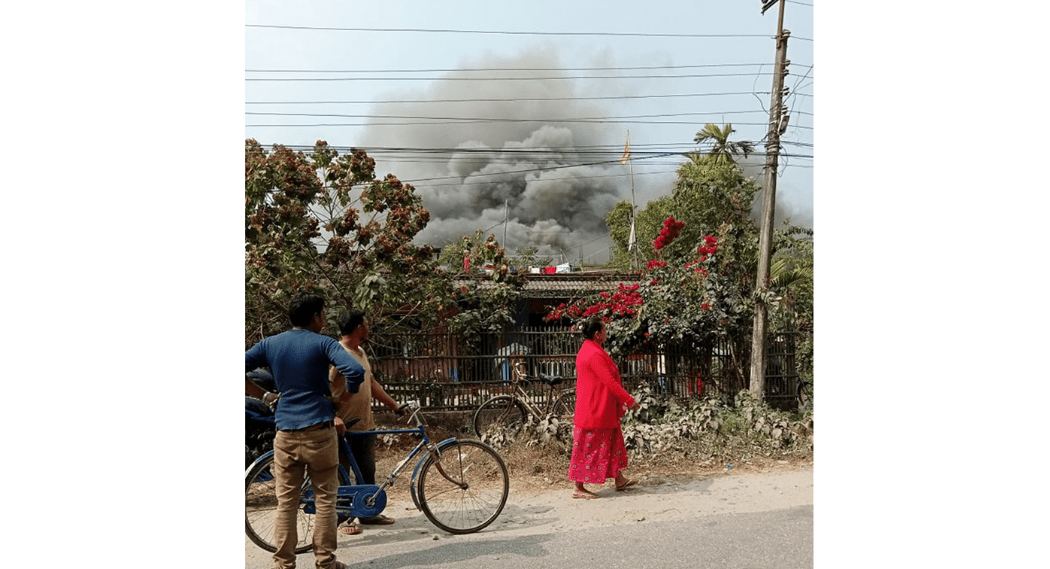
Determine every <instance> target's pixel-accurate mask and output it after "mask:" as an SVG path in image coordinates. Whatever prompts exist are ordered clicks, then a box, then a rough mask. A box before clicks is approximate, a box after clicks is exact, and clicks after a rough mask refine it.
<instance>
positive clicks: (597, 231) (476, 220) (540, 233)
mask: <svg viewBox="0 0 1050 569" xmlns="http://www.w3.org/2000/svg"><path fill="white" fill-rule="evenodd" d="M463 68H464V69H468V68H489V69H492V68H496V69H501V70H507V71H500V72H498V73H499V75H497V76H504V77H508V78H522V77H525V78H529V77H534V78H536V79H533V80H511V81H463V80H461V79H462V78H469V77H477V76H478V75H479V74H478V73H477V72H470V71H457V72H453V73H450V74H448V75H447V77H446V79H445V80H440V81H437V82H435V83H434V84H433V85H432V86H431V88H430V89H429V90H427V91H426V92H424V93H418V92H400V93H396V94H393V95H392V96H391V97H390V98H392V99H409V98H411V99H425V100H427V101H433V102H427V103H420V104H418V105H414V106H412V107H407V106H405V105H380V106H378V108H376V110H375V114H377V115H399V114H400V115H405V114H411V115H413V116H431V117H438V116H452V117H457V118H462V119H464V121H463V122H462V123H452V124H448V123H445V124H440V125H424V126H420V125H413V126H403V127H392V126H377V127H371V128H369V130H368V133H367V135H366V137H365V138H366V140H367V141H368V143H369V144H371V145H375V146H377V147H414V148H436V149H446V150H447V151H448V152H446V153H442V154H440V156H443V157H447V156H451V158H447V159H445V160H442V161H440V162H439V161H429V162H424V161H416V162H409V161H406V162H400V163H396V162H391V163H390V168H391V170H392V171H394V172H396V173H397V175H398V177H399V178H401V179H403V180H406V181H410V182H413V185H415V186H416V188H417V192H418V193H419V194H420V195H421V196H422V197H423V203H424V205H425V206H426V207H427V209H429V210H430V213H431V221H430V223H429V224H428V226H427V228H426V229H425V230H424V231H423V232H422V233H421V234H420V235H419V236H418V237H417V240H418V241H420V242H426V243H430V244H433V245H436V246H441V245H443V244H445V243H448V242H450V241H453V240H457V239H459V238H460V237H462V236H463V235H468V234H472V233H473V232H474V231H475V230H477V229H483V230H486V234H487V233H493V234H495V235H496V237H497V239H498V240H499V241H500V242H501V244H502V245H504V246H505V247H506V248H507V251H508V253H511V254H513V252H514V251H515V250H518V249H522V248H525V247H528V246H535V247H537V248H538V250H539V253H540V254H541V255H554V256H556V258H557V259H560V255H561V254H562V253H564V254H565V259H566V260H572V259H576V258H577V257H579V256H580V255H581V253H582V255H583V256H588V255H592V254H595V253H598V254H597V255H596V257H597V259H596V260H597V261H598V262H604V261H605V260H606V259H607V258H608V255H607V253H605V254H604V255H602V254H601V253H600V251H605V250H607V248H608V246H609V241H608V239H607V236H608V228H607V227H606V225H605V221H604V220H605V216H606V214H607V213H608V212H609V211H610V210H612V208H613V206H614V205H615V204H616V202H618V201H620V200H624V199H627V200H629V199H631V180H630V176H629V170H628V167H627V166H623V165H621V164H620V163H619V160H618V158H619V153H620V152H621V151H622V145H623V144H624V140H625V134H626V130H625V129H624V128H623V127H620V126H609V125H602V124H598V123H594V124H584V123H578V122H563V121H559V120H558V119H562V118H596V117H601V116H609V115H610V114H614V112H615V111H613V110H611V109H608V108H604V107H602V106H600V105H596V104H593V103H592V102H588V101H574V100H571V98H572V97H579V96H581V95H590V94H593V93H594V91H590V90H589V89H590V86H589V85H588V83H587V82H586V80H582V81H581V80H570V79H549V78H550V77H559V76H561V77H564V76H565V73H564V72H563V71H559V68H560V65H559V63H558V57H557V53H556V50H555V49H554V48H553V47H551V46H541V47H538V48H534V49H532V50H529V51H527V52H525V53H523V54H521V55H518V56H516V57H498V56H493V55H488V56H483V57H480V58H478V59H477V60H476V61H471V62H466V63H464V65H463ZM522 69H529V71H522ZM536 69H543V70H542V71H538V70H536ZM494 74H495V73H493V72H488V73H486V75H487V76H493V75H494ZM542 78H548V79H542ZM614 83H615V82H614ZM596 88H597V87H596V86H595V89H596ZM601 92H602V93H603V94H606V95H609V94H616V93H614V92H611V91H610V89H609V87H608V84H606V85H605V86H603V90H602V91H601ZM464 98H470V99H517V101H515V102H496V101H490V102H480V103H442V102H438V101H442V100H449V99H464ZM536 98H547V99H550V98H560V99H563V100H559V101H528V100H522V99H536ZM406 109H411V110H410V111H406ZM470 118H494V119H505V120H506V122H473V123H472V122H469V121H468V120H467V119H470ZM374 122H377V123H378V120H376V121H374ZM596 145H603V146H605V147H606V152H605V153H604V154H596V153H593V152H589V151H591V150H592V149H593V147H594V146H596ZM616 145H620V146H619V149H618V150H609V149H608V148H609V147H615V146H616ZM497 151H498V152H497ZM600 162H604V163H601V164H595V163H600ZM572 164H592V165H588V166H573V167H565V166H570V165H572ZM394 168H396V170H393V169H394ZM414 180H418V181H414ZM645 191H646V189H645V188H641V187H640V188H638V189H637V190H636V194H637V195H638V196H639V199H638V204H639V207H644V204H645V202H644V201H642V200H641V199H640V198H641V193H644V192H645ZM505 220H508V221H507V223H506V224H504V221H505ZM504 235H506V239H504ZM603 236H604V237H606V238H605V239H604V240H603V239H602V237H603ZM585 244H586V245H587V247H584V245H585Z"/></svg>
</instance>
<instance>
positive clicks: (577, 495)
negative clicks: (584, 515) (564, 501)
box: [572, 490, 598, 500]
mask: <svg viewBox="0 0 1050 569" xmlns="http://www.w3.org/2000/svg"><path fill="white" fill-rule="evenodd" d="M597 498H598V495H597V494H595V493H594V492H590V491H588V490H576V491H574V492H573V493H572V499H573V500H594V499H597Z"/></svg>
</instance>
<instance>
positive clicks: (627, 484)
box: [616, 478, 638, 492]
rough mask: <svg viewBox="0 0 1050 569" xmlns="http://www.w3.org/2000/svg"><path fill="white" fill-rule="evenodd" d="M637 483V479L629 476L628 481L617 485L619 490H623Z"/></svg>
mask: <svg viewBox="0 0 1050 569" xmlns="http://www.w3.org/2000/svg"><path fill="white" fill-rule="evenodd" d="M637 483H638V481H637V480H632V479H630V478H628V479H627V481H626V482H624V483H623V484H617V485H616V491H617V492H623V491H624V490H626V489H628V488H630V487H631V486H634V485H635V484H637Z"/></svg>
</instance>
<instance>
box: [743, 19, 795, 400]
mask: <svg viewBox="0 0 1050 569" xmlns="http://www.w3.org/2000/svg"><path fill="white" fill-rule="evenodd" d="M775 2H777V0H762V13H763V14H765V13H766V10H768V9H769V8H770V7H772V6H773V4H774V3H775ZM779 2H780V17H779V19H778V20H777V37H776V40H777V53H776V67H775V69H774V71H773V94H772V96H771V97H770V104H769V133H768V134H767V135H766V172H765V174H766V187H765V191H764V192H763V193H762V226H761V228H760V231H761V233H760V234H759V238H758V276H757V278H756V283H755V292H756V295H755V296H756V299H755V325H754V329H753V331H752V336H751V394H752V395H754V396H755V398H756V399H757V400H759V401H762V400H764V399H765V392H766V329H767V328H768V322H767V317H768V315H769V314H768V312H769V311H768V306H767V305H766V300H767V297H768V293H769V263H770V257H772V254H773V212H774V210H775V208H776V194H777V158H778V157H779V155H780V134H781V131H782V127H784V128H786V127H787V122H786V117H787V111H786V109H784V102H783V93H782V91H783V89H784V77H785V76H786V75H787V64H788V61H787V40H788V36H790V35H791V32H790V31H788V30H785V29H784V3H785V0H779Z"/></svg>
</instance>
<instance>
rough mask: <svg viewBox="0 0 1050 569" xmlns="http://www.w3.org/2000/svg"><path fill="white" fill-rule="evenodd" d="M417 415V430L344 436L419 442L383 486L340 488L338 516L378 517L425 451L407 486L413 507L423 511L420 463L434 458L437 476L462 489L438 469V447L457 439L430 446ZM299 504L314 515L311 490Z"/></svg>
mask: <svg viewBox="0 0 1050 569" xmlns="http://www.w3.org/2000/svg"><path fill="white" fill-rule="evenodd" d="M419 411H420V409H419V408H418V407H417V408H416V410H415V411H414V412H413V413H412V418H413V419H415V420H416V427H414V428H411V429H389V430H371V431H347V433H346V434H348V435H350V436H365V435H393V434H414V435H418V436H419V437H420V439H421V440H420V441H419V443H418V444H416V446H415V447H414V448H413V449H412V450H411V451H410V452H409V453H408V456H406V457H405V458H404V459H402V460H401V462H399V463H398V464H397V465H396V466H394V469H393V470H392V471H391V472H390V474H389V475H387V477H386V480H384V481H383V483H382V484H379V485H376V484H346V485H340V486H339V495H338V500H337V503H336V513H337V514H338V515H340V516H346V517H349V516H355V517H372V516H376V515H379V513H381V512H382V511H383V508H385V506H386V489H387V488H390V487H391V486H393V485H394V482H396V481H397V478H398V476H400V475H401V473H402V472H403V471H404V470H405V467H406V466H407V465H408V463H409V462H411V461H412V459H413V458H415V457H416V456H419V455H420V453H421V452H423V451H424V450H425V454H423V456H421V457H420V458H419V462H417V463H416V467H415V469H414V470H413V471H412V481H411V484H410V490H411V495H412V503H413V504H414V505H415V506H416V509H417V510H422V508H421V507H420V505H419V498H418V496H417V495H416V479H417V477H418V476H419V471H420V468H421V467H422V466H423V463H424V462H426V459H427V458H428V457H431V458H433V460H434V462H435V463H436V466H437V470H438V472H440V473H441V475H442V476H443V477H445V479H447V480H448V481H450V482H452V483H453V484H456V485H459V486H463V483H462V482H460V481H457V480H454V479H452V478H451V477H449V476H448V475H447V474H446V473H445V471H444V469H443V468H441V462H440V461H441V447H443V446H445V445H447V444H449V443H451V442H454V441H456V438H455V437H451V438H448V439H445V440H443V441H441V442H440V443H438V444H436V445H435V444H433V443H431V442H430V437H429V436H427V432H426V426H425V424H424V423H423V422H422V420H420V419H419V418H418V417H417V414H418V413H419ZM338 439H339V449H340V452H342V453H343V454H344V455H345V456H346V457H347V460H348V461H349V462H350V466H351V468H352V469H353V471H354V480H357V481H359V480H361V479H362V478H363V476H362V474H361V469H360V467H359V466H358V464H357V461H356V460H354V455H353V453H352V452H351V451H350V444H349V443H348V442H347V440H346V437H345V436H339V437H338ZM272 455H273V451H272V450H270V451H268V452H266V453H265V454H263V455H262V456H260V457H259V458H258V459H256V462H259V461H261V460H264V459H268V458H269V457H270V456H272ZM254 464H255V463H252V466H254ZM252 466H249V467H248V470H251V468H252ZM339 472H340V473H341V474H342V475H343V477H344V478H343V479H344V480H349V479H350V476H349V473H348V472H347V471H346V468H344V467H343V465H342V464H340V465H339ZM354 498H360V499H361V501H358V500H356V499H354ZM347 500H348V501H349V502H350V503H349V504H347V503H346V501H347ZM300 503H302V504H303V505H304V508H303V511H304V512H306V513H310V514H312V513H314V512H315V511H316V507H315V505H314V500H313V490H312V489H311V490H309V491H308V492H306V493H305V495H304V496H303V497H302V498H301V499H300Z"/></svg>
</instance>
